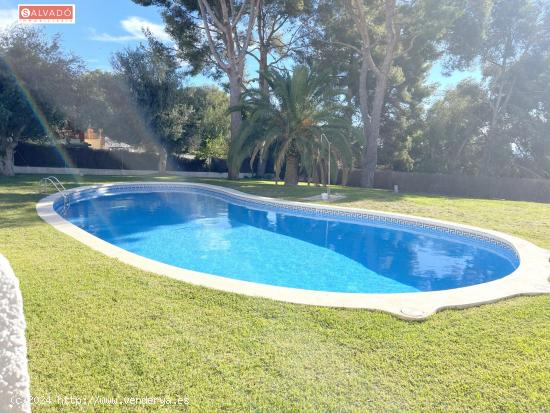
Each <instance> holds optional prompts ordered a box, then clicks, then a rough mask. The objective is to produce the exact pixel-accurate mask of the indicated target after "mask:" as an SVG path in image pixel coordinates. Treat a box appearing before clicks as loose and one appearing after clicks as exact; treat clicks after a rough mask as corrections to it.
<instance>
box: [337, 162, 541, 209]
mask: <svg viewBox="0 0 550 413" xmlns="http://www.w3.org/2000/svg"><path fill="white" fill-rule="evenodd" d="M360 178H361V171H360V170H354V171H353V172H352V174H350V179H349V181H348V184H349V185H350V186H360V182H361V180H360ZM394 185H398V186H399V191H400V192H417V193H428V194H440V195H450V196H464V197H471V198H494V199H510V200H516V201H533V202H549V203H550V180H545V179H520V178H495V177H487V176H466V175H444V174H428V173H409V172H394V171H377V172H376V174H375V177H374V186H375V187H376V188H381V189H393V186H394Z"/></svg>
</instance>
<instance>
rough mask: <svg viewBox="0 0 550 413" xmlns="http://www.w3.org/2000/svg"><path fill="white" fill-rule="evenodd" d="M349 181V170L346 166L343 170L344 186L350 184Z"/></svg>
mask: <svg viewBox="0 0 550 413" xmlns="http://www.w3.org/2000/svg"><path fill="white" fill-rule="evenodd" d="M348 179H349V169H348V168H346V167H345V166H344V167H343V168H342V182H341V184H342V186H346V185H347V184H348Z"/></svg>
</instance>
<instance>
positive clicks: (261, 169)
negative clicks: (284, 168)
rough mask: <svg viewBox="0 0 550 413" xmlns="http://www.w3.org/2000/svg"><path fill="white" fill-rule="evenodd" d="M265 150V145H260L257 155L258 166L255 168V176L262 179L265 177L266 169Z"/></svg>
mask: <svg viewBox="0 0 550 413" xmlns="http://www.w3.org/2000/svg"><path fill="white" fill-rule="evenodd" d="M266 157H267V149H266V147H265V144H264V145H262V149H260V153H259V154H258V166H257V167H256V176H257V177H259V178H262V177H263V176H264V175H265V169H266V167H267V159H266Z"/></svg>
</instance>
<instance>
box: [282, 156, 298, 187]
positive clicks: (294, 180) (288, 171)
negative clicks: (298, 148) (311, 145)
mask: <svg viewBox="0 0 550 413" xmlns="http://www.w3.org/2000/svg"><path fill="white" fill-rule="evenodd" d="M298 164H299V159H298V154H297V153H296V152H295V151H292V150H290V151H288V153H287V154H286V162H285V185H298V173H299V171H298Z"/></svg>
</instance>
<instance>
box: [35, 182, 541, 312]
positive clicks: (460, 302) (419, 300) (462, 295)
mask: <svg viewBox="0 0 550 413" xmlns="http://www.w3.org/2000/svg"><path fill="white" fill-rule="evenodd" d="M131 186H134V187H136V188H137V187H139V186H141V187H142V189H143V186H145V187H147V186H151V187H152V186H156V187H163V188H166V189H170V187H172V188H181V189H184V188H190V187H191V188H199V189H200V188H203V189H207V190H210V191H215V192H219V193H221V194H226V195H230V196H234V197H238V198H240V199H244V200H247V199H248V200H250V201H255V202H260V203H265V204H266V205H279V206H281V207H282V208H284V207H287V208H288V207H289V206H293V207H296V208H297V209H302V210H311V211H321V212H322V211H326V212H332V213H336V212H338V213H342V214H348V213H349V214H358V215H367V214H370V215H374V216H377V217H382V218H383V219H386V218H387V219H395V220H402V221H407V222H409V223H411V224H419V223H420V224H425V225H431V226H437V227H442V228H447V229H449V230H450V231H458V232H462V233H467V234H469V235H472V236H480V237H485V238H486V237H489V238H491V239H493V240H495V241H496V242H501V243H505V244H507V245H509V246H511V247H512V248H513V249H515V251H516V253H517V254H518V257H519V259H520V265H519V267H518V268H517V269H516V270H515V271H514V272H512V273H511V274H509V275H507V276H505V277H503V278H500V279H497V280H494V281H489V282H486V283H482V284H476V285H472V286H468V287H461V288H454V289H449V290H440V291H429V292H414V293H387V294H381V293H341V292H326V291H316V290H305V289H298V288H290V287H279V286H273V285H268V284H259V283H254V282H249V281H242V280H237V279H233V278H227V277H223V276H217V275H212V274H207V273H201V272H197V271H192V270H187V269H184V268H180V267H176V266H173V265H169V264H164V263H161V262H159V261H155V260H153V259H149V258H145V257H143V256H140V255H137V254H134V253H132V252H129V251H126V250H124V249H122V248H120V247H117V246H115V245H113V244H110V243H108V242H107V241H104V240H102V239H100V238H98V237H96V236H94V235H92V234H90V233H89V232H86V231H85V230H83V229H81V228H79V227H77V226H76V225H74V224H72V223H70V222H69V221H67V220H65V219H64V218H63V217H62V216H61V215H59V214H58V213H57V212H56V211H55V209H54V204H55V202H56V201H57V200H59V199H61V198H62V197H63V196H64V195H71V194H74V193H78V192H81V191H88V190H94V189H95V190H97V189H101V188H105V189H108V188H116V187H131ZM128 192H131V191H128ZM121 193H122V192H121ZM36 210H37V213H38V215H39V216H40V217H41V218H42V219H43V220H44V221H45V222H47V223H48V224H50V225H52V226H53V227H54V228H55V229H57V230H58V231H61V232H63V233H64V234H67V235H70V236H71V237H73V238H75V239H76V240H78V241H80V242H82V243H84V244H86V245H87V246H89V247H90V248H92V249H94V250H96V251H99V252H102V253H103V254H105V255H107V256H109V257H113V258H117V259H119V260H120V261H122V262H124V263H126V264H129V265H132V266H134V267H137V268H139V269H142V270H145V271H150V272H153V273H156V274H159V275H164V276H167V277H170V278H174V279H177V280H180V281H185V282H188V283H191V284H195V285H200V286H203V287H208V288H213V289H216V290H222V291H226V292H231V293H237V294H244V295H248V296H254V297H263V298H269V299H273V300H277V301H284V302H289V303H295V304H307V305H316V306H325V307H343V308H363V309H370V310H379V311H384V312H388V313H391V314H394V315H395V316H397V317H399V318H402V319H405V320H423V319H426V318H427V317H429V316H430V315H432V314H434V313H436V312H437V311H440V310H443V309H448V308H465V307H471V306H477V305H481V304H487V303H492V302H495V301H498V300H502V299H504V298H511V297H516V296H521V295H538V294H550V282H549V281H548V277H549V276H550V253H549V252H548V251H547V250H545V249H543V248H540V247H537V246H536V245H534V244H532V243H531V242H528V241H526V240H523V239H521V238H518V237H514V236H512V235H508V234H505V233H501V232H498V231H493V230H488V229H481V228H478V227H473V226H469V225H462V224H456V223H452V222H447V221H442V220H436V219H431V218H424V217H417V216H413V215H405V214H397V213H389V212H382V211H375V210H369V209H359V208H348V207H340V206H334V205H323V204H309V203H303V202H295V201H286V200H280V199H275V198H268V197H262V196H257V195H250V194H246V193H244V192H240V191H237V190H234V189H230V188H224V187H219V186H215V185H210V184H202V183H191V182H180V183H175V182H169V183H168V182H132V183H128V182H120V183H110V184H101V185H91V186H81V187H76V188H72V189H69V190H67V191H64V193H61V192H59V193H56V194H52V195H49V196H47V197H45V198H43V199H41V200H40V201H39V202H38V203H37V205H36Z"/></svg>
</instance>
